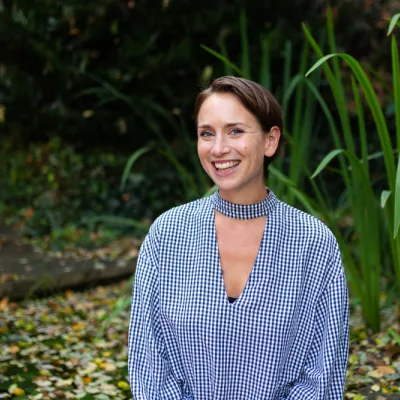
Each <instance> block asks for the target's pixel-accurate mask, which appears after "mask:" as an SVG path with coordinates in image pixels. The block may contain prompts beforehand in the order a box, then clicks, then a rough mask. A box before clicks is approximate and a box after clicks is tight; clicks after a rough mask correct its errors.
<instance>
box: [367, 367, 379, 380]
mask: <svg viewBox="0 0 400 400" xmlns="http://www.w3.org/2000/svg"><path fill="white" fill-rule="evenodd" d="M367 375H368V376H370V377H371V378H375V379H380V378H382V376H383V373H382V372H381V371H379V370H378V369H374V370H373V371H369V372H368V373H367Z"/></svg>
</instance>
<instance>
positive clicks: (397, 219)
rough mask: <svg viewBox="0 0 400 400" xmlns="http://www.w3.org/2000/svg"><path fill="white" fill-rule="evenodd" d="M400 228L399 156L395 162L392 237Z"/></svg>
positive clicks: (394, 236) (394, 237)
mask: <svg viewBox="0 0 400 400" xmlns="http://www.w3.org/2000/svg"><path fill="white" fill-rule="evenodd" d="M399 228H400V156H399V160H398V162H397V173H396V185H395V194H394V227H393V239H396V236H397V234H398V233H399Z"/></svg>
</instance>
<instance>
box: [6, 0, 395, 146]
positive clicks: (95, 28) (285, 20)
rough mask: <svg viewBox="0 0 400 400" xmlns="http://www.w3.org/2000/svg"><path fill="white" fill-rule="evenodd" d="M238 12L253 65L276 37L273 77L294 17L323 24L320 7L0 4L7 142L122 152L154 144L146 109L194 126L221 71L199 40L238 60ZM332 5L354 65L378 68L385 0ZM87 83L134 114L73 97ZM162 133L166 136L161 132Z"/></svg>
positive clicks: (110, 1) (296, 24) (107, 1)
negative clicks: (104, 89) (112, 90)
mask: <svg viewBox="0 0 400 400" xmlns="http://www.w3.org/2000/svg"><path fill="white" fill-rule="evenodd" d="M243 5H244V6H245V7H246V10H247V15H248V21H249V23H248V25H249V26H248V29H249V39H250V43H253V44H254V45H253V46H252V47H251V48H250V54H251V56H252V59H254V65H258V62H257V61H258V59H259V50H258V49H259V41H260V35H261V33H263V32H266V31H271V30H274V31H275V33H276V34H275V35H274V40H273V46H272V61H273V73H274V79H276V80H277V81H280V79H278V78H279V76H280V74H281V73H282V71H281V69H280V64H281V61H282V58H283V57H284V56H285V55H284V54H283V52H282V49H283V44H284V41H285V40H286V39H290V40H292V41H293V43H294V48H296V45H298V44H299V43H300V42H301V41H302V34H301V27H300V23H301V22H302V21H306V22H308V23H309V25H311V26H312V27H313V30H317V29H318V28H319V27H321V26H322V25H323V24H324V11H325V6H326V3H325V2H322V1H317V2H316V1H306V0H303V1H297V2H292V1H287V0H285V1H280V2H265V1H252V2H247V3H243V2H241V1H237V0H236V1H229V2H228V1H221V0H217V1H210V0H207V1H203V2H201V3H196V2H191V1H182V0H181V1H173V0H172V1H166V0H164V1H143V0H142V1H133V0H130V1H121V0H117V1H115V0H99V1H97V2H95V3H92V2H86V3H85V2H82V1H80V0H75V1H74V0H69V1H53V0H47V1H43V0H40V1H38V0H36V1H32V0H31V1H3V4H2V7H1V8H2V12H1V20H0V46H1V49H2V51H1V78H0V85H1V86H0V88H1V98H0V103H2V104H4V106H5V108H6V120H5V124H3V126H2V132H3V135H4V134H6V135H16V136H18V137H19V138H20V139H21V140H22V143H23V144H24V145H25V144H26V142H31V141H43V140H47V139H49V138H51V137H53V136H60V137H62V138H63V139H65V140H67V141H70V142H74V143H76V144H79V145H82V146H84V147H86V148H87V147H93V146H103V145H107V146H108V148H110V147H111V148H116V149H119V150H125V149H127V145H128V146H129V148H130V149H133V148H135V147H138V146H140V145H143V144H144V143H146V142H148V140H149V139H151V137H152V133H151V132H150V131H149V129H148V126H147V125H148V119H151V118H155V116H154V114H153V113H152V111H151V110H149V107H148V106H147V104H146V101H152V102H154V103H156V104H159V105H162V106H163V107H165V108H166V109H167V110H170V111H172V110H174V109H175V112H176V113H179V112H183V114H184V116H185V118H187V119H189V120H190V116H191V111H192V104H193V98H194V96H195V94H196V92H197V91H198V87H199V84H200V82H201V79H200V77H201V74H202V71H203V69H204V67H205V66H206V65H212V66H213V67H214V73H213V75H214V76H218V75H220V74H222V73H223V70H222V66H221V64H220V63H218V62H217V60H215V59H214V58H213V57H212V56H211V55H209V54H207V53H206V52H205V51H204V50H203V49H201V48H200V44H201V43H204V44H206V45H207V46H209V47H212V48H217V49H218V42H219V40H220V38H221V37H224V39H225V41H226V43H227V45H228V52H229V55H230V56H231V57H232V59H233V60H235V59H237V58H238V57H239V56H240V54H238V53H239V52H240V43H239V23H238V21H239V18H238V10H240V8H241V7H242V6H243ZM335 7H336V8H335V13H336V19H337V21H338V23H337V29H336V32H337V40H338V42H339V45H340V46H342V47H345V48H346V50H347V51H348V52H350V53H351V54H353V55H354V56H356V57H358V58H360V57H361V58H362V57H368V59H369V60H370V62H371V65H373V66H374V67H375V68H376V67H378V66H379V65H380V64H382V62H383V61H382V60H383V59H384V58H383V57H382V56H383V51H387V50H388V49H387V46H382V45H381V41H382V40H383V39H384V34H385V30H384V29H385V26H382V17H383V16H385V15H387V16H389V11H388V6H387V2H386V1H378V2H370V1H351V2H347V1H341V2H338V3H337V5H336V6H335ZM298 56H299V55H298V54H295V58H294V63H296V61H297V58H296V57H298ZM93 77H97V78H101V79H104V80H105V81H107V82H109V83H111V84H112V85H113V86H115V87H116V88H117V89H119V90H120V91H122V92H123V93H124V94H126V95H128V96H129V97H130V98H131V100H132V107H128V106H127V105H126V104H124V103H123V102H121V101H119V102H118V101H111V100H108V101H107V99H104V98H103V99H102V100H103V101H104V105H99V103H98V96H97V95H96V93H95V92H93V93H92V94H91V95H89V94H87V95H86V96H82V97H77V95H78V94H79V93H81V92H82V91H83V90H87V89H89V88H93V87H97V86H98V83H97V82H96V81H94V80H93ZM96 106H97V107H96ZM86 110H91V111H92V110H93V114H92V115H91V113H86V114H85V113H84V112H85V111H86ZM89 115H91V116H90V117H88V116H89ZM84 116H86V118H84ZM160 129H162V132H163V134H166V135H170V136H169V137H170V138H171V136H172V135H173V132H170V131H168V130H167V128H166V126H165V125H163V124H161V126H160Z"/></svg>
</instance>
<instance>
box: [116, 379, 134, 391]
mask: <svg viewBox="0 0 400 400" xmlns="http://www.w3.org/2000/svg"><path fill="white" fill-rule="evenodd" d="M117 386H118V387H119V388H120V389H122V390H124V391H125V392H127V391H129V390H131V389H130V386H129V384H128V383H127V382H125V381H119V382H118V383H117Z"/></svg>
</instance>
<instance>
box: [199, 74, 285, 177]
mask: <svg viewBox="0 0 400 400" xmlns="http://www.w3.org/2000/svg"><path fill="white" fill-rule="evenodd" d="M214 93H230V94H232V95H234V96H235V97H236V98H237V99H238V100H239V101H240V102H241V103H242V104H243V106H244V107H245V108H246V109H247V110H248V111H249V112H250V113H252V114H253V115H254V116H255V117H256V118H257V120H258V122H259V124H260V126H261V128H262V130H263V131H264V133H265V134H267V133H268V132H269V131H270V130H271V128H272V127H273V126H277V127H278V128H279V129H280V131H281V136H280V138H279V143H278V148H277V150H276V152H275V154H274V155H273V156H272V157H265V158H264V173H265V175H266V176H268V167H269V165H270V164H271V162H272V161H273V160H274V159H275V158H277V157H278V156H281V155H282V154H283V150H284V147H285V139H284V138H283V137H282V136H283V112H282V107H281V106H280V104H279V103H278V102H277V100H276V99H275V97H274V96H273V95H272V94H271V93H270V92H269V91H268V90H267V89H266V88H265V87H264V86H261V85H259V84H258V83H256V82H253V81H250V80H248V79H244V78H237V77H235V76H222V77H220V78H217V79H215V80H214V81H213V82H212V83H211V86H210V87H208V88H207V89H204V90H202V91H201V92H200V93H199V94H198V95H197V97H196V101H195V104H194V116H195V120H196V122H197V117H198V115H199V111H200V108H201V106H202V104H203V103H204V101H205V100H206V99H207V98H208V97H210V96H211V95H212V94H214Z"/></svg>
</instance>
